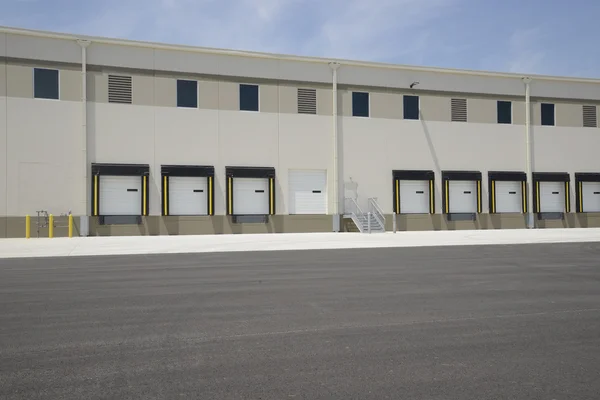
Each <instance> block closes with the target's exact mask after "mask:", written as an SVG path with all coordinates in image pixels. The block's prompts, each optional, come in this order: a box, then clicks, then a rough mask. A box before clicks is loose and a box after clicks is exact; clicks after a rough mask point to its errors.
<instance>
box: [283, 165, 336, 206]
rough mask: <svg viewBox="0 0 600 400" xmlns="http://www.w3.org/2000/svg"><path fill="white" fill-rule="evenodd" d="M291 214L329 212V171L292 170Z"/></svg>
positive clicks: (290, 174) (290, 178)
mask: <svg viewBox="0 0 600 400" xmlns="http://www.w3.org/2000/svg"><path fill="white" fill-rule="evenodd" d="M289 185H290V203H289V213H290V214H327V171H326V170H315V171H300V170H290V173H289Z"/></svg>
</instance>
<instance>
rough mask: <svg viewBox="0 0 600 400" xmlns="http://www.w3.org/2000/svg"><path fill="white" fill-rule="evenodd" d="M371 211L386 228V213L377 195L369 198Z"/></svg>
mask: <svg viewBox="0 0 600 400" xmlns="http://www.w3.org/2000/svg"><path fill="white" fill-rule="evenodd" d="M369 212H370V213H372V214H373V215H374V216H375V219H377V221H378V222H379V224H380V225H381V227H382V228H383V229H385V214H384V213H383V209H382V208H381V206H380V205H379V203H377V197H371V198H369Z"/></svg>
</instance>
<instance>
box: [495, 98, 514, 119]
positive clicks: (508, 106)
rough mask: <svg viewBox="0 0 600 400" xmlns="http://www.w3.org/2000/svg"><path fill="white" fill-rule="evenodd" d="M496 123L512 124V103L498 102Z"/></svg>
mask: <svg viewBox="0 0 600 400" xmlns="http://www.w3.org/2000/svg"><path fill="white" fill-rule="evenodd" d="M498 123H499V124H512V102H510V101H498Z"/></svg>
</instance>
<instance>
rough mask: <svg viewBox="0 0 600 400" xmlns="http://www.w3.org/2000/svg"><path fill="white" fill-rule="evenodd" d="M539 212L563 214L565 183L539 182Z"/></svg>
mask: <svg viewBox="0 0 600 400" xmlns="http://www.w3.org/2000/svg"><path fill="white" fill-rule="evenodd" d="M539 184H540V193H539V195H540V212H565V183H564V182H539Z"/></svg>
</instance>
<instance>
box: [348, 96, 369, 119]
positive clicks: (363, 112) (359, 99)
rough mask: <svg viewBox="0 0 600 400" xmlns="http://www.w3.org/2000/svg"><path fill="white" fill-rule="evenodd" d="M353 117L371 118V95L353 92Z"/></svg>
mask: <svg viewBox="0 0 600 400" xmlns="http://www.w3.org/2000/svg"><path fill="white" fill-rule="evenodd" d="M352 115H353V116H354V117H368V116H369V93H365V92H352Z"/></svg>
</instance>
